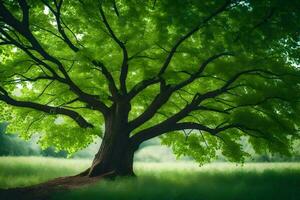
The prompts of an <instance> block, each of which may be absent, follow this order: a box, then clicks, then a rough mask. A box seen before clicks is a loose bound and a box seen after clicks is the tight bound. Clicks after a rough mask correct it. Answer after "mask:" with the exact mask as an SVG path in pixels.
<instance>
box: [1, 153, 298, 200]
mask: <svg viewBox="0 0 300 200" xmlns="http://www.w3.org/2000/svg"><path fill="white" fill-rule="evenodd" d="M89 164H90V161H87V160H66V159H53V158H51V159H50V158H34V157H30V158H27V157H22V158H11V157H5V158H0V187H2V188H3V187H16V186H24V185H31V184H36V183H38V182H43V181H45V180H48V179H51V178H54V177H58V176H65V175H72V174H76V173H78V172H80V171H82V170H83V169H85V168H87V167H88V166H89ZM135 168H136V170H135V171H136V174H137V175H138V177H137V178H119V179H117V180H115V181H108V180H105V181H104V180H102V181H100V182H99V183H97V184H96V185H92V186H86V187H83V188H80V189H73V190H72V191H68V192H62V193H56V194H53V196H52V198H53V200H66V199H72V200H77V199H78V200H79V199H84V200H91V199H95V200H96V199H97V200H98V199H103V200H110V199H116V200H123V199H124V200H126V199H130V200H138V199H141V200H150V199H158V200H181V199H182V200H196V199H197V200H198V199H199V200H202V199H203V200H214V199H218V200H219V199H220V200H256V199H264V200H265V199H272V200H277V199H278V200H279V199H280V200H283V199H284V200H298V199H300V163H266V164H263V163H256V164H254V163H253V164H245V165H244V166H241V165H235V164H229V163H215V164H208V165H204V166H202V167H198V166H197V165H196V164H193V163H163V164H161V163H136V164H135Z"/></svg>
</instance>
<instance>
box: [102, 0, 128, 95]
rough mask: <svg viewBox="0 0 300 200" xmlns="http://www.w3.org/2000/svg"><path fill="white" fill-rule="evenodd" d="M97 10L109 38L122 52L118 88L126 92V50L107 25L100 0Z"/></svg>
mask: <svg viewBox="0 0 300 200" xmlns="http://www.w3.org/2000/svg"><path fill="white" fill-rule="evenodd" d="M99 10H100V15H101V18H102V21H103V23H104V25H105V27H106V29H107V30H108V32H109V34H110V36H111V38H112V39H113V40H114V41H115V42H116V43H117V44H118V45H119V47H120V48H121V49H122V52H123V61H122V65H121V73H120V77H119V80H120V89H121V91H122V93H123V94H126V93H127V88H126V78H127V74H128V52H127V49H126V46H125V43H124V42H122V41H121V40H120V39H119V38H118V37H117V36H116V34H115V33H114V31H113V30H112V28H111V26H110V25H109V23H108V21H107V19H106V16H105V14H104V11H103V8H102V3H101V2H100V6H99Z"/></svg>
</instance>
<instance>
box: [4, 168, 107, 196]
mask: <svg viewBox="0 0 300 200" xmlns="http://www.w3.org/2000/svg"><path fill="white" fill-rule="evenodd" d="M110 175H111V174H110V173H108V174H104V175H102V176H96V177H88V176H80V175H77V176H68V177H60V178H56V179H53V180H50V181H47V182H44V183H40V184H37V185H33V186H28V187H20V188H10V189H0V199H1V200H48V199H50V197H51V196H52V195H53V193H55V192H60V191H66V190H70V189H73V188H79V187H82V186H87V185H91V184H95V183H96V182H98V181H99V180H100V179H103V178H111V176H110Z"/></svg>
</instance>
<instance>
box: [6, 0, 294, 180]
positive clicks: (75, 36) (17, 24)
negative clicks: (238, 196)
mask: <svg viewBox="0 0 300 200" xmlns="http://www.w3.org/2000/svg"><path fill="white" fill-rule="evenodd" d="M299 10H300V1H298V0H290V1H282V0H244V1H243V0H216V1H209V0H207V1H199V0H136V1H133V0H99V1H95V0H64V1H63V0H41V1H36V0H18V1H17V0H0V40H1V41H0V45H1V46H0V53H1V57H0V61H1V64H0V105H1V120H2V121H8V122H9V123H10V126H9V127H10V130H11V131H13V132H20V133H21V134H22V136H23V137H24V138H29V137H31V136H32V135H33V134H40V136H41V137H40V143H41V145H43V146H49V145H52V146H55V147H57V148H58V149H66V150H68V151H69V153H73V152H75V151H77V150H78V149H80V148H84V147H85V146H87V145H88V144H89V143H91V142H92V141H93V140H94V139H95V138H96V137H102V144H101V147H100V149H99V152H98V153H97V154H96V156H95V159H94V161H93V163H92V165H91V167H90V168H89V169H88V170H86V171H85V172H83V173H82V174H81V175H83V176H84V175H87V176H99V175H103V174H106V173H111V172H113V173H114V174H115V175H131V174H133V157H134V152H135V151H136V150H137V149H138V148H139V145H140V144H141V143H143V142H145V141H147V140H149V139H151V138H154V137H160V138H161V140H162V142H163V143H164V144H166V145H168V146H170V147H172V149H173V151H174V153H175V154H177V155H187V156H190V157H192V158H194V159H195V160H196V161H198V162H199V163H203V162H207V161H209V160H211V159H213V158H215V157H216V156H217V155H218V154H220V153H221V154H223V155H224V156H225V157H227V158H228V159H229V160H232V161H243V159H244V157H245V156H247V155H249V152H245V148H243V145H242V144H245V143H249V144H250V145H251V146H252V147H253V150H254V151H255V152H258V153H260V152H265V151H268V152H271V153H278V154H282V155H291V154H292V153H293V148H292V146H293V141H295V139H297V138H298V137H299V133H298V130H297V129H298V127H299V126H300V121H299V120H300V118H299V113H300V107H299V106H300V105H299V97H300V71H299V69H298V67H299V62H300V60H299V59H300V56H299V53H300V51H299V49H300V48H299V44H300V33H299V30H300V23H299V22H300V17H299V16H300V12H299Z"/></svg>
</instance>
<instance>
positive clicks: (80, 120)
mask: <svg viewBox="0 0 300 200" xmlns="http://www.w3.org/2000/svg"><path fill="white" fill-rule="evenodd" d="M0 92H1V93H2V94H0V100H1V101H4V102H5V103H7V104H9V105H12V106H17V107H23V108H32V109H35V110H38V111H42V112H45V113H48V114H52V115H55V114H61V115H66V116H69V117H70V118H72V119H73V120H74V121H76V123H77V124H78V125H79V126H80V127H82V128H89V127H93V125H92V124H90V123H89V122H87V121H86V120H85V119H84V118H83V117H82V116H81V115H80V114H79V113H77V112H75V111H73V110H68V109H65V108H61V107H53V106H47V105H42V104H39V103H34V102H29V101H18V100H15V99H13V98H11V97H10V96H9V95H8V93H7V92H6V90H5V89H4V88H2V87H0Z"/></svg>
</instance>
